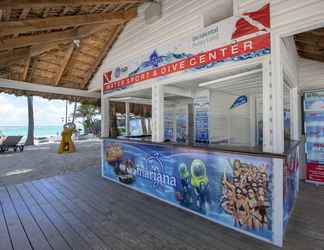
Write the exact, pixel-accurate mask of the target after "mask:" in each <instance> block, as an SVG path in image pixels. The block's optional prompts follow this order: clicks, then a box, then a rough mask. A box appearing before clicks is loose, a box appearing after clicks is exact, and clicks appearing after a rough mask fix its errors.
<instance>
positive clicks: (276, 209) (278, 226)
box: [272, 158, 284, 247]
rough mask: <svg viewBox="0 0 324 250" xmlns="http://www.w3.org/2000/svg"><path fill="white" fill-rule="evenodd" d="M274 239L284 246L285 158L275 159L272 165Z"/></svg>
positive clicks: (278, 244) (280, 245)
mask: <svg viewBox="0 0 324 250" xmlns="http://www.w3.org/2000/svg"><path fill="white" fill-rule="evenodd" d="M272 173H273V174H272V186H273V190H272V240H273V242H274V244H276V245H277V246H279V247H282V243H283V234H284V232H283V215H284V214H283V213H284V211H283V159H276V158H274V159H273V166H272Z"/></svg>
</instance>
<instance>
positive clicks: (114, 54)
mask: <svg viewBox="0 0 324 250" xmlns="http://www.w3.org/2000/svg"><path fill="white" fill-rule="evenodd" d="M146 7H147V5H145V4H144V5H143V6H142V7H140V8H139V11H138V16H137V17H136V18H135V19H133V20H132V21H131V22H129V23H128V24H127V26H126V27H125V29H124V30H123V32H122V34H121V35H120V36H119V38H118V40H117V41H116V42H115V44H114V46H113V47H112V49H111V50H110V52H109V54H108V55H107V57H106V58H105V59H104V61H103V63H102V65H101V66H100V68H99V70H98V71H97V73H96V74H95V76H94V77H93V79H92V80H91V83H90V85H89V90H94V89H99V88H100V87H101V84H102V73H103V71H105V70H107V69H108V68H110V67H112V66H114V65H118V64H121V63H123V62H127V61H128V60H130V59H131V58H134V57H139V56H141V55H143V54H144V53H145V52H147V51H148V50H151V49H154V48H157V47H159V46H161V45H163V44H166V43H169V42H172V41H173V40H178V39H179V37H181V36H183V35H185V34H190V33H193V32H196V31H198V30H200V29H202V28H203V27H204V22H206V23H210V22H211V21H212V20H215V21H217V20H219V19H223V18H225V17H229V16H232V15H233V7H232V1H231V0H203V1H202V0H163V1H162V18H161V19H160V20H158V21H157V22H155V23H153V24H151V25H147V24H146V23H145V20H144V10H145V8H146Z"/></svg>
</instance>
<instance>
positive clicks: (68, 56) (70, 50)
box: [54, 43, 74, 86]
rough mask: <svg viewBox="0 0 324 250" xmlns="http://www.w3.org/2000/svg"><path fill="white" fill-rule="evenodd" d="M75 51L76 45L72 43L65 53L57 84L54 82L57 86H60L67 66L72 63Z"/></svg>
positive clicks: (56, 80)
mask: <svg viewBox="0 0 324 250" xmlns="http://www.w3.org/2000/svg"><path fill="white" fill-rule="evenodd" d="M73 50H74V44H73V43H72V44H71V45H70V47H69V48H68V49H67V50H66V51H65V56H64V59H63V61H62V62H61V67H60V69H59V71H58V73H57V77H56V79H55V82H54V83H55V85H56V86H58V85H59V83H60V80H61V78H62V75H63V73H64V71H65V69H66V66H67V64H68V62H69V61H70V59H71V56H72V54H73Z"/></svg>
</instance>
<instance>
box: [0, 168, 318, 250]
mask: <svg viewBox="0 0 324 250" xmlns="http://www.w3.org/2000/svg"><path fill="white" fill-rule="evenodd" d="M0 201H1V208H0V249H24V250H25V249H41V250H44V249H59V250H62V249H221V250H227V249H244V250H246V249H262V250H265V249H278V248H276V247H274V246H272V245H270V244H267V243H264V242H261V241H258V240H255V239H253V238H251V237H248V236H245V235H242V234H240V233H236V232H235V231H232V230H230V229H227V228H224V227H223V226H220V225H217V224H214V223H212V222H209V221H207V220H205V219H203V218H200V217H199V216H196V215H192V214H190V213H188V212H185V211H182V210H181V209H178V208H175V207H172V206H170V205H167V204H164V203H162V202H160V201H158V200H155V199H153V198H151V197H148V196H146V195H143V194H140V193H137V192H135V191H132V190H130V189H128V188H126V187H122V186H120V185H118V184H115V183H111V182H109V181H107V180H104V179H102V178H101V177H99V173H98V169H95V168H89V169H86V170H84V171H82V172H79V173H73V174H68V175H64V176H56V177H50V178H46V179H42V180H37V181H33V182H27V183H23V184H18V185H11V186H5V187H0ZM323 208H324V188H323V187H321V188H316V187H315V186H313V185H308V184H304V183H302V184H301V191H300V196H299V198H298V200H297V204H296V207H295V210H294V213H293V216H292V218H291V220H290V222H289V225H288V231H287V234H286V238H285V242H284V248H283V249H294V250H299V249H301V250H306V249H307V250H308V249H318V250H320V249H321V250H323V249H324V216H323V211H322V210H323Z"/></svg>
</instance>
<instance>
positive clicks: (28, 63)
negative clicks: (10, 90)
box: [21, 54, 31, 81]
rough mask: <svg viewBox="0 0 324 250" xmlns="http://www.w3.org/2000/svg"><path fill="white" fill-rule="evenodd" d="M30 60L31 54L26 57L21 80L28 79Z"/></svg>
mask: <svg viewBox="0 0 324 250" xmlns="http://www.w3.org/2000/svg"><path fill="white" fill-rule="evenodd" d="M30 61H31V55H30V54H29V55H28V56H27V58H26V59H25V65H24V70H23V73H22V76H21V80H22V81H26V80H27V76H28V69H29V66H30Z"/></svg>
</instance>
